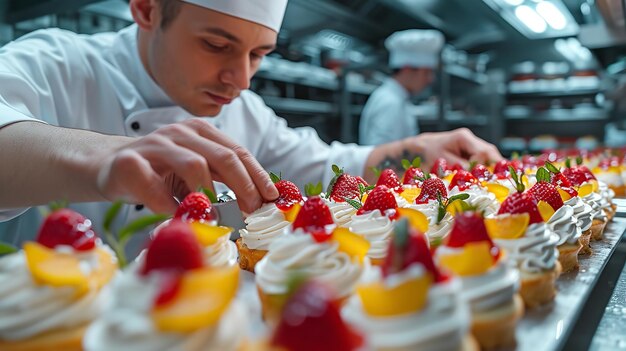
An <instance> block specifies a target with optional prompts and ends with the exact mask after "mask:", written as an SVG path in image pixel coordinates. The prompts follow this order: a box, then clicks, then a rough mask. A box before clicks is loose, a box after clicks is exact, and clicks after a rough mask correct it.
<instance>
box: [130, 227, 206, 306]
mask: <svg viewBox="0 0 626 351" xmlns="http://www.w3.org/2000/svg"><path fill="white" fill-rule="evenodd" d="M202 266H203V261H202V247H201V246H200V243H199V242H198V239H197V238H196V236H195V234H194V233H193V232H192V230H191V227H190V226H189V224H188V223H186V222H183V221H180V220H172V222H170V224H168V225H167V226H166V227H164V228H162V229H161V230H159V232H158V234H157V235H156V236H155V237H154V239H152V241H151V242H150V243H149V244H148V249H147V250H146V255H145V261H144V265H143V267H142V268H141V271H140V272H141V274H143V275H147V274H149V273H150V272H153V271H160V272H161V273H162V274H161V278H162V280H161V287H160V290H159V294H158V295H157V297H156V300H155V301H154V303H155V305H157V306H158V305H162V304H165V303H167V302H169V301H170V300H171V299H173V298H174V297H175V296H176V293H177V292H178V288H179V286H180V277H181V274H182V273H183V272H185V271H188V270H192V269H196V268H200V267H202Z"/></svg>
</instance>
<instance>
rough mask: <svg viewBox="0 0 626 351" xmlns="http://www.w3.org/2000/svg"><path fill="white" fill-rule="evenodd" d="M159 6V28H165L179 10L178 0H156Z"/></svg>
mask: <svg viewBox="0 0 626 351" xmlns="http://www.w3.org/2000/svg"><path fill="white" fill-rule="evenodd" d="M157 2H158V3H159V6H160V7H161V29H166V28H167V26H169V24H170V23H172V21H173V20H174V19H175V18H176V16H177V15H178V12H180V0H157Z"/></svg>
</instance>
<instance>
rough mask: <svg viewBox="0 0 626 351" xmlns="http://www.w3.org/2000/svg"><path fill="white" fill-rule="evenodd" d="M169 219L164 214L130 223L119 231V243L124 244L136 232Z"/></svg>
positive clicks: (149, 216)
mask: <svg viewBox="0 0 626 351" xmlns="http://www.w3.org/2000/svg"><path fill="white" fill-rule="evenodd" d="M168 218H170V216H168V215H164V214H153V215H148V216H145V217H141V218H138V219H136V220H134V221H132V222H130V223H129V224H128V225H127V226H125V227H124V228H122V229H121V230H120V234H119V238H120V243H125V242H126V241H127V240H128V239H130V238H131V237H132V236H133V235H135V234H136V233H137V232H139V231H141V230H143V229H146V228H148V227H149V226H151V225H154V224H157V223H160V222H163V221H165V220H166V219H168Z"/></svg>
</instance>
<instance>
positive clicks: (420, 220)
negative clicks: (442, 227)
mask: <svg viewBox="0 0 626 351" xmlns="http://www.w3.org/2000/svg"><path fill="white" fill-rule="evenodd" d="M455 202H456V201H455ZM398 213H399V214H400V216H402V217H406V218H407V219H408V220H409V224H411V227H413V228H415V229H417V230H419V231H420V232H422V233H426V231H428V224H429V222H428V217H426V215H425V214H423V213H422V212H420V211H418V210H415V209H412V208H398Z"/></svg>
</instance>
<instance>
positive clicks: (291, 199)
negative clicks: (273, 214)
mask: <svg viewBox="0 0 626 351" xmlns="http://www.w3.org/2000/svg"><path fill="white" fill-rule="evenodd" d="M270 178H271V179H272V181H273V182H274V186H276V189H277V190H278V199H276V201H275V202H274V203H275V204H276V207H278V209H280V210H281V211H289V209H290V208H291V206H293V205H294V204H297V203H301V202H302V201H303V199H302V193H300V189H298V187H297V186H296V185H295V184H294V183H292V182H290V181H288V180H281V179H280V177H279V176H277V175H275V174H274V173H270Z"/></svg>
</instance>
